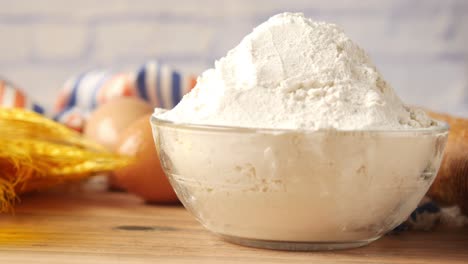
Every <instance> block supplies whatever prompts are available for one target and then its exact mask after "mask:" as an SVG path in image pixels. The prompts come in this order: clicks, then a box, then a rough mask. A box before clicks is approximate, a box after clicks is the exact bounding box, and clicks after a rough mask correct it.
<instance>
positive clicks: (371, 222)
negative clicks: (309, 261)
mask: <svg viewBox="0 0 468 264" xmlns="http://www.w3.org/2000/svg"><path fill="white" fill-rule="evenodd" d="M155 116H156V117H157V118H160V119H167V120H170V121H174V122H180V123H196V124H211V125H225V126H235V127H237V126H240V127H255V128H259V127H261V128H285V129H291V130H284V131H281V132H277V131H270V130H257V131H256V130H252V132H251V133H249V132H246V130H243V132H239V131H238V130H237V129H235V128H233V129H231V130H229V129H224V130H216V129H195V128H190V127H174V126H165V125H164V124H158V125H156V126H154V127H153V128H154V129H155V139H156V142H157V144H158V149H159V152H160V157H161V160H162V164H163V166H164V167H165V171H166V173H167V175H168V176H169V178H170V179H171V182H172V183H173V186H175V187H176V190H177V193H178V195H179V197H180V198H181V200H182V201H183V202H184V205H185V206H186V207H187V208H188V209H189V210H190V211H192V213H193V214H194V215H195V216H196V217H197V218H198V219H199V221H200V222H201V223H202V224H203V225H204V226H206V227H207V228H208V229H210V230H212V231H214V232H216V233H220V234H223V235H226V236H232V237H236V238H244V239H245V238H247V239H261V240H268V241H296V242H298V241H301V242H311V243H313V242H319V243H320V242H327V241H328V242H333V243H335V242H343V243H347V242H356V241H360V242H359V243H361V242H363V241H364V242H363V243H365V242H366V241H371V240H373V239H375V238H378V237H379V236H381V235H382V234H383V233H385V232H387V231H388V230H390V229H391V228H393V227H395V226H396V225H398V224H399V223H401V222H402V221H403V220H404V219H405V218H406V217H407V216H408V215H409V214H410V212H411V211H412V210H413V209H414V208H415V207H416V205H417V203H418V201H419V200H420V199H421V198H422V197H423V195H424V194H425V193H426V191H427V189H428V188H429V186H430V184H431V182H432V180H433V178H434V176H435V174H436V173H437V169H438V168H439V165H440V161H441V159H442V152H443V147H444V144H445V140H446V137H447V133H446V132H444V131H443V129H440V128H439V129H437V127H435V126H434V127H433V128H432V127H431V128H428V129H423V130H417V129H411V128H422V127H429V126H432V124H433V121H432V120H431V119H429V118H428V117H427V116H426V115H425V114H424V113H423V112H421V111H413V110H411V109H409V108H408V107H405V106H404V105H403V104H402V102H401V101H400V99H399V98H398V97H397V96H396V95H395V93H394V92H393V90H392V89H391V88H390V87H389V86H388V85H387V84H386V83H385V82H384V81H383V79H382V77H381V75H380V74H379V73H378V72H377V70H376V69H375V67H374V66H373V65H372V63H371V62H370V60H369V58H368V57H367V55H366V54H365V53H364V52H363V51H362V50H361V49H360V48H359V47H358V46H357V45H356V44H354V43H353V42H352V41H351V40H349V38H347V37H346V36H345V35H344V34H343V32H342V31H341V30H340V29H339V28H337V27H336V26H335V25H331V24H325V23H316V22H313V21H311V20H308V19H305V18H304V17H303V16H302V15H301V14H290V13H285V14H280V15H277V16H274V17H272V18H271V19H270V20H268V21H267V22H266V23H264V24H262V25H260V26H259V27H257V28H256V29H254V31H253V32H252V33H251V34H250V35H248V36H247V37H245V38H244V40H242V42H241V43H240V44H239V46H237V47H236V48H234V49H233V50H231V51H230V52H229V53H228V54H227V56H226V57H225V58H222V59H221V60H219V61H218V62H217V63H216V67H215V69H210V70H207V71H206V72H205V73H203V75H202V76H201V77H200V78H199V79H198V83H197V86H196V87H195V88H194V89H193V90H192V92H190V93H189V94H187V95H186V96H185V97H184V98H183V100H182V101H181V102H180V103H179V104H178V105H177V106H176V107H175V108H174V109H173V110H171V111H167V112H163V111H160V110H158V109H157V110H156V111H155ZM302 129H307V130H315V129H317V130H318V129H323V130H318V131H302ZM373 129H390V130H401V131H391V132H382V131H379V132H376V131H368V130H373ZM403 129H406V130H405V131H403ZM341 130H353V131H341ZM357 130H359V131H357ZM238 242H239V241H238ZM352 245H353V244H352V243H351V244H350V245H348V246H352ZM354 245H355V244H354Z"/></svg>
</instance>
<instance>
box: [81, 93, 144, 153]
mask: <svg viewBox="0 0 468 264" xmlns="http://www.w3.org/2000/svg"><path fill="white" fill-rule="evenodd" d="M152 111H153V108H152V107H151V106H150V105H149V104H148V103H146V102H144V101H142V100H140V99H137V98H133V97H122V98H116V99H113V100H111V101H109V102H108V103H106V104H104V105H102V106H100V107H99V108H98V109H96V110H95V111H94V112H93V113H92V114H91V116H90V117H89V119H88V120H87V122H86V125H85V128H84V134H85V136H86V137H88V138H90V139H92V140H94V141H96V142H98V143H100V144H102V145H104V146H105V147H107V148H108V149H109V150H114V149H115V144H116V143H117V140H118V139H119V136H120V133H121V132H123V130H125V129H126V128H127V127H128V126H129V125H130V124H131V123H133V122H134V121H135V120H136V119H138V118H139V117H141V116H143V115H145V114H148V113H151V112H152Z"/></svg>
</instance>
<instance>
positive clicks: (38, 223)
mask: <svg viewBox="0 0 468 264" xmlns="http://www.w3.org/2000/svg"><path fill="white" fill-rule="evenodd" d="M0 263H2V264H3V263H8V264H18V263H44V264H45V263H47V264H54V263H60V264H63V263H80V264H82V263H86V264H90V263H112V264H114V263H468V230H467V229H462V230H452V231H437V232H407V233H403V234H400V235H388V236H385V237H384V238H382V239H380V240H378V241H377V242H374V243H372V244H371V245H369V246H367V247H363V248H358V249H352V250H342V251H334V252H282V251H272V250H263V249H255V248H248V247H243V246H238V245H233V244H230V243H227V242H224V241H223V240H221V239H220V238H219V237H217V236H215V235H213V234H211V233H209V232H208V231H206V230H205V229H203V228H202V226H200V224H198V223H197V222H196V221H195V220H194V219H193V218H192V217H191V216H190V215H189V214H188V212H187V211H186V210H185V209H184V208H183V207H182V206H180V205H179V206H154V205H145V204H144V203H142V202H141V201H140V200H139V199H137V198H135V197H133V196H131V195H129V194H125V193H109V192H106V191H103V190H87V191H80V192H77V191H72V192H71V193H68V194H63V193H57V192H55V193H48V194H41V195H32V196H29V197H26V198H23V200H22V203H21V204H20V206H18V207H17V210H16V214H15V215H1V216H0Z"/></svg>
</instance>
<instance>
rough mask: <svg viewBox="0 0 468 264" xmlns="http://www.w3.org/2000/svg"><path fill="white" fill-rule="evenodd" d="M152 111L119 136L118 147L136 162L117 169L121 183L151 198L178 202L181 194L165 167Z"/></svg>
mask: <svg viewBox="0 0 468 264" xmlns="http://www.w3.org/2000/svg"><path fill="white" fill-rule="evenodd" d="M150 117H151V114H149V115H145V116H143V117H141V118H140V119H138V120H137V121H135V122H134V123H133V124H132V125H130V127H128V129H126V130H125V131H124V132H123V133H122V135H121V136H120V138H119V141H118V143H117V148H116V151H117V153H119V154H123V155H130V156H134V157H136V162H135V163H134V164H132V165H130V166H128V167H126V168H123V169H120V170H117V171H115V173H114V176H115V180H116V181H117V184H118V185H119V186H122V187H123V188H125V189H126V190H127V191H129V192H131V193H134V194H136V195H138V196H140V197H141V198H143V199H145V200H146V201H147V202H153V203H174V202H177V201H178V199H177V196H176V194H175V192H174V190H173V189H172V187H171V185H170V184H169V181H168V179H167V177H166V175H165V174H164V172H163V169H162V168H161V163H160V162H159V158H158V154H157V152H156V147H155V145H154V141H153V135H152V132H151V125H150V121H149V120H150Z"/></svg>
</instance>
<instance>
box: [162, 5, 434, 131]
mask: <svg viewBox="0 0 468 264" xmlns="http://www.w3.org/2000/svg"><path fill="white" fill-rule="evenodd" d="M158 117H159V118H162V119H167V120H171V121H174V122H181V123H198V124H211V125H226V126H240V127H256V128H258V127H262V128H286V129H321V128H334V129H339V130H357V129H360V130H362V129H392V130H394V129H405V128H420V127H428V126H431V125H432V120H431V119H429V118H428V117H427V116H426V114H425V113H424V112H422V111H417V110H412V109H410V108H408V107H405V106H404V105H403V103H402V102H401V100H400V99H399V98H398V96H397V95H396V94H395V93H394V91H393V90H392V88H391V87H390V86H389V85H388V84H387V83H386V82H385V81H384V79H383V78H382V76H381V75H380V73H379V72H378V71H377V70H376V68H375V66H374V65H373V64H372V62H371V61H370V59H369V57H368V56H367V55H366V53H365V52H364V51H363V50H362V49H361V48H359V47H358V46H357V45H356V44H355V43H354V42H353V41H351V40H350V39H349V38H348V37H347V36H346V35H345V34H344V33H343V31H342V30H341V29H340V28H338V27H337V26H336V25H333V24H327V23H323V22H314V21H312V20H310V19H307V18H304V16H303V15H302V14H293V13H283V14H279V15H276V16H273V17H272V18H270V19H269V20H268V21H267V22H265V23H263V24H261V25H260V26H258V27H257V28H255V29H254V30H253V32H252V33H251V34H249V35H248V36H246V37H245V38H244V39H243V40H242V42H241V43H240V44H239V45H238V46H237V47H235V48H234V49H232V50H231V51H229V52H228V54H227V55H226V57H224V58H221V59H220V60H219V61H217V62H216V64H215V68H214V69H209V70H207V71H205V72H204V73H203V74H202V76H201V77H199V78H198V81H197V85H196V87H195V88H194V89H193V90H192V91H191V92H190V93H189V94H187V95H186V96H184V98H183V100H182V101H181V102H180V103H179V104H178V105H177V106H176V107H175V108H174V109H173V110H172V111H169V112H166V113H164V114H162V115H159V116H158Z"/></svg>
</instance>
